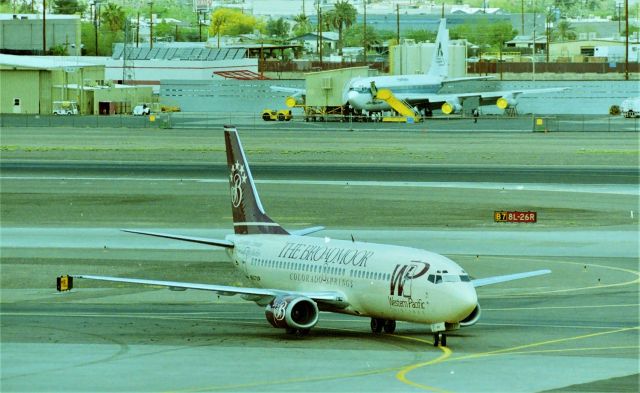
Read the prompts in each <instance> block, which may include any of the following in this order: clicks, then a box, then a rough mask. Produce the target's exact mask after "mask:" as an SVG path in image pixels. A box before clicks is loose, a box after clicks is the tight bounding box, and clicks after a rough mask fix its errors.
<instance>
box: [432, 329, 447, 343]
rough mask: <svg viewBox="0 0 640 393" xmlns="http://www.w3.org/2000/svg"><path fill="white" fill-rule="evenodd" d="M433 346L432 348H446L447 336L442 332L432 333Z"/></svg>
mask: <svg viewBox="0 0 640 393" xmlns="http://www.w3.org/2000/svg"><path fill="white" fill-rule="evenodd" d="M433 346H434V347H439V346H443V347H446V346H447V335H446V334H445V333H443V332H434V333H433Z"/></svg>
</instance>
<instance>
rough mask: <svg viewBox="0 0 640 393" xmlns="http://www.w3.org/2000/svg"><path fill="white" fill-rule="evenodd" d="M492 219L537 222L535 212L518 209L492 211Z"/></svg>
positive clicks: (496, 220) (497, 220)
mask: <svg viewBox="0 0 640 393" xmlns="http://www.w3.org/2000/svg"><path fill="white" fill-rule="evenodd" d="M493 220H494V221H495V222H524V223H535V222H538V213H537V212H519V211H513V212H508V211H494V212H493Z"/></svg>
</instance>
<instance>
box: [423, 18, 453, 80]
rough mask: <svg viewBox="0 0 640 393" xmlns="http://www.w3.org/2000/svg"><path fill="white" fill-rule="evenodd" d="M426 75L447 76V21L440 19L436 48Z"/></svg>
mask: <svg viewBox="0 0 640 393" xmlns="http://www.w3.org/2000/svg"><path fill="white" fill-rule="evenodd" d="M427 75H431V76H437V77H441V78H446V77H448V76H449V30H448V29H447V20H446V19H444V18H442V19H440V26H439V27H438V36H437V37H436V47H435V50H434V51H433V58H432V60H431V67H429V71H428V72H427Z"/></svg>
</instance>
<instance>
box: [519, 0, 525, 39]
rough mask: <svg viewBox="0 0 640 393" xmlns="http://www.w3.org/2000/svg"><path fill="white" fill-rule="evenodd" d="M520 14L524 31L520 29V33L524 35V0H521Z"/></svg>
mask: <svg viewBox="0 0 640 393" xmlns="http://www.w3.org/2000/svg"><path fill="white" fill-rule="evenodd" d="M520 16H521V25H522V31H520V35H524V0H520Z"/></svg>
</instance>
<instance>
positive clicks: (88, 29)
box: [80, 22, 124, 56]
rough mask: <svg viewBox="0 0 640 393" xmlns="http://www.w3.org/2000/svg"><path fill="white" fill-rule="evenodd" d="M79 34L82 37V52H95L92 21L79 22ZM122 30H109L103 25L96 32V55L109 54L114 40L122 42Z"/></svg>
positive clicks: (84, 53)
mask: <svg viewBox="0 0 640 393" xmlns="http://www.w3.org/2000/svg"><path fill="white" fill-rule="evenodd" d="M80 34H81V37H82V54H83V55H87V54H89V55H91V56H93V54H94V53H95V50H96V48H95V30H94V29H93V22H82V23H81V24H80ZM123 40H124V32H122V31H118V32H110V31H108V30H106V29H105V28H104V27H102V28H101V29H100V31H99V32H98V56H110V55H111V53H112V47H113V43H114V42H122V41H123Z"/></svg>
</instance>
